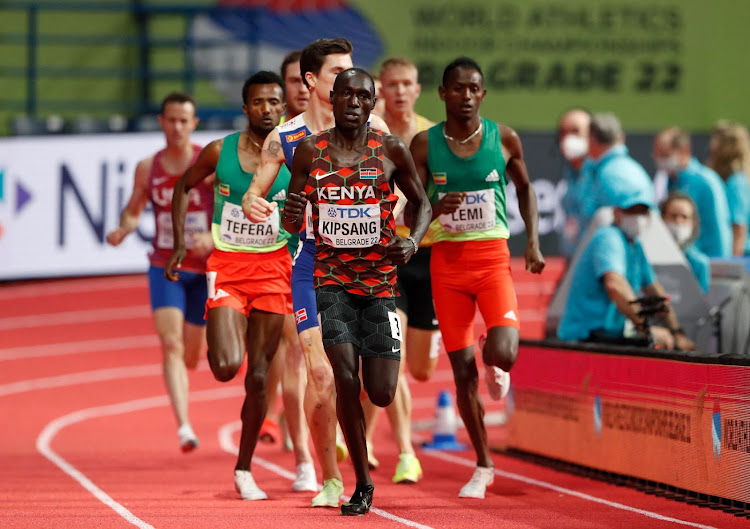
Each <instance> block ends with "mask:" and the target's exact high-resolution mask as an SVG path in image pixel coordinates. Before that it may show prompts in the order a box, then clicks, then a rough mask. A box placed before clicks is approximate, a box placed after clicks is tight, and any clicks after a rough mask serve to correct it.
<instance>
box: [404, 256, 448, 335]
mask: <svg viewBox="0 0 750 529" xmlns="http://www.w3.org/2000/svg"><path fill="white" fill-rule="evenodd" d="M430 254H431V248H430V247H429V246H428V247H425V248H420V249H419V251H418V252H417V253H415V254H414V255H412V257H411V259H410V260H409V262H408V263H406V264H405V265H403V266H399V267H398V283H397V284H398V291H399V292H400V293H401V295H400V296H399V297H397V298H396V308H397V309H399V310H401V311H403V312H405V313H406V317H407V318H408V321H409V327H414V328H415V329H423V330H425V331H436V330H438V321H437V316H435V305H434V304H433V303H432V281H431V280H430Z"/></svg>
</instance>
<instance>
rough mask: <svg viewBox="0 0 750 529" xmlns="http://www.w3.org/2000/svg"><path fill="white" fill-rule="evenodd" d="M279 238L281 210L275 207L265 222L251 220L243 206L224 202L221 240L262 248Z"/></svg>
mask: <svg viewBox="0 0 750 529" xmlns="http://www.w3.org/2000/svg"><path fill="white" fill-rule="evenodd" d="M278 238H279V210H278V208H274V210H273V212H272V213H271V214H270V215H269V216H268V218H267V219H266V221H265V222H259V223H255V222H250V221H249V220H248V219H247V217H245V214H244V213H243V212H242V208H241V207H240V206H237V205H235V204H230V203H229V202H224V207H223V208H222V210H221V240H222V241H224V242H226V243H228V244H236V245H237V246H254V247H256V248H262V247H265V246H271V245H272V244H274V243H275V242H276V241H277V240H278Z"/></svg>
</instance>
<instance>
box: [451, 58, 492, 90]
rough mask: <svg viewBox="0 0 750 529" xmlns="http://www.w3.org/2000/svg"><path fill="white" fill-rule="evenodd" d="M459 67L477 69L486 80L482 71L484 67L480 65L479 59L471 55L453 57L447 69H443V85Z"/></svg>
mask: <svg viewBox="0 0 750 529" xmlns="http://www.w3.org/2000/svg"><path fill="white" fill-rule="evenodd" d="M458 68H465V69H467V70H476V71H477V72H479V75H480V76H481V77H482V81H484V74H483V73H482V69H481V68H480V67H479V64H478V63H477V61H475V60H474V59H472V58H471V57H458V58H456V59H453V60H452V61H451V63H450V64H449V65H448V66H446V67H445V70H443V86H445V83H446V82H447V81H448V76H449V75H450V74H451V72H452V71H453V70H456V69H458Z"/></svg>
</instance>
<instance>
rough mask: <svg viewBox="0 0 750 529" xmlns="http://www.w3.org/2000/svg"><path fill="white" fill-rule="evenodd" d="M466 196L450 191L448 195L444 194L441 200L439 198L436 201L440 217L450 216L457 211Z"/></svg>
mask: <svg viewBox="0 0 750 529" xmlns="http://www.w3.org/2000/svg"><path fill="white" fill-rule="evenodd" d="M465 196H466V193H459V192H457V191H451V192H450V193H446V194H445V196H443V198H441V199H440V200H439V201H438V204H439V206H440V215H450V214H451V213H453V212H454V211H456V210H457V209H458V206H460V205H461V202H463V201H464V197H465Z"/></svg>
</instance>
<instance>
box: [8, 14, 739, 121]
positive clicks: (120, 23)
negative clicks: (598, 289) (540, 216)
mask: <svg viewBox="0 0 750 529" xmlns="http://www.w3.org/2000/svg"><path fill="white" fill-rule="evenodd" d="M78 3H79V4H91V5H101V4H102V3H101V2H97V1H95V0H88V2H78ZM148 3H150V4H153V5H186V2H184V1H166V0H161V1H158V2H148ZM213 3H214V2H213V1H209V0H203V1H194V2H191V3H190V5H194V6H195V5H206V6H209V5H213ZM11 4H13V5H18V4H19V2H7V1H0V37H1V38H0V72H4V73H3V74H2V77H1V79H2V81H1V82H2V89H1V90H0V99H2V100H8V99H22V98H23V97H25V94H26V82H25V80H24V78H23V77H22V76H13V75H9V73H13V72H15V73H18V72H17V71H13V70H8V68H11V69H12V68H24V67H25V66H26V47H25V45H24V44H23V43H22V42H19V41H18V39H19V38H21V37H22V34H23V33H24V32H25V28H26V22H27V18H26V16H27V15H26V13H25V12H24V11H19V10H14V9H9V8H8V6H10V5H11ZM46 4H47V5H54V4H55V2H46ZM107 4H109V5H122V6H127V5H131V2H129V1H128V0H110V1H108V2H107ZM350 4H351V5H354V6H357V7H358V9H359V10H360V11H361V12H362V13H363V14H364V15H366V16H367V17H368V18H369V19H370V20H371V21H372V23H373V24H374V26H375V27H376V28H377V30H378V32H379V34H380V35H381V38H382V39H383V42H384V46H385V53H384V57H385V56H390V55H404V56H407V57H410V58H411V59H412V60H414V61H415V62H416V63H417V64H418V65H419V66H420V71H421V78H422V82H423V96H422V98H421V99H420V101H419V103H418V110H419V111H420V112H421V113H423V114H426V115H428V116H430V117H432V118H433V119H439V118H440V116H441V115H442V111H443V109H442V104H441V102H440V101H439V100H438V98H437V88H436V87H437V84H439V82H440V77H441V75H442V69H443V68H444V66H445V65H446V64H447V63H448V62H449V61H450V60H451V59H453V58H455V57H456V56H458V55H468V56H470V57H472V58H474V59H476V60H477V61H478V62H479V63H480V65H481V66H482V68H483V69H484V73H485V85H486V88H487V89H488V96H487V101H486V103H485V106H484V108H483V113H484V114H485V115H487V116H491V117H493V118H495V119H498V120H501V121H503V122H505V123H507V124H509V125H511V126H513V127H515V128H517V129H519V130H550V129H551V128H552V127H553V126H554V122H555V120H556V118H557V116H558V115H559V114H560V113H561V111H563V110H564V109H566V108H568V107H571V106H578V105H582V106H585V107H587V108H589V109H591V110H594V111H599V110H612V111H615V112H616V113H617V114H618V115H619V116H620V117H621V119H622V121H623V123H624V125H625V127H626V129H627V130H629V131H649V130H655V129H658V128H661V127H663V126H665V125H667V124H678V125H680V126H683V127H686V128H688V129H691V130H694V131H706V130H708V129H709V128H710V127H711V125H712V124H713V123H714V122H715V121H716V120H717V119H719V118H731V119H735V120H738V121H741V122H744V123H750V105H748V104H747V102H746V95H745V93H746V89H745V87H746V86H747V85H748V80H750V79H749V77H750V72H749V71H748V68H747V59H746V54H745V53H744V50H746V49H748V47H750V36H749V34H748V32H747V29H746V25H747V24H746V21H747V20H750V2H745V1H742V2H737V1H733V0H714V1H712V2H706V1H705V0H651V1H648V2H642V1H638V2H633V1H627V0H617V1H615V0H606V1H603V0H568V1H566V2H562V1H557V0H507V1H497V0H468V1H464V2H456V1H444V0H410V1H409V2H404V1H403V0H378V1H377V2H373V1H372V0H369V1H365V0H350ZM150 24H151V26H150V27H151V29H152V30H153V31H154V34H156V35H159V36H160V37H163V38H168V37H179V36H180V35H181V34H182V32H183V31H184V27H185V25H184V20H183V19H182V18H181V17H180V16H159V17H156V18H154V19H153V20H152V21H151V22H150ZM39 31H40V34H43V35H44V34H51V33H54V34H62V35H69V36H70V37H71V38H74V37H82V38H85V37H87V36H92V35H102V34H104V35H121V36H123V37H127V38H129V39H130V42H131V45H129V46H115V45H111V44H106V45H105V44H100V45H96V44H91V45H84V46H80V45H73V44H69V45H60V44H55V45H44V44H42V45H41V46H40V48H39V63H38V64H39V66H41V67H49V68H61V69H62V70H61V71H60V72H59V74H57V75H55V76H44V77H40V78H39V80H38V84H37V89H38V94H39V96H40V105H39V110H38V112H39V114H40V115H48V114H50V113H53V112H55V113H60V114H63V115H70V114H72V113H73V111H69V110H66V108H68V106H69V105H70V104H71V103H73V104H74V103H76V102H80V101H87V102H93V103H94V106H95V107H96V108H98V110H97V111H94V112H91V113H92V114H94V115H97V114H99V115H104V116H106V115H110V114H112V113H113V112H116V111H122V112H126V113H127V112H132V111H133V110H134V109H135V102H136V99H137V95H138V90H139V88H138V82H137V79H134V78H132V77H131V78H127V77H118V76H115V75H113V76H112V77H110V78H107V79H94V78H91V77H85V76H81V77H76V78H71V77H69V76H65V75H64V69H65V68H66V67H76V66H78V67H91V68H94V67H95V68H100V67H107V68H113V69H115V70H116V69H118V68H123V67H132V66H135V65H137V61H138V55H137V49H136V47H135V46H134V45H133V44H134V42H135V36H136V24H135V20H134V17H133V15H132V14H131V13H130V12H128V11H116V10H114V11H110V12H91V13H85V12H63V11H47V10H42V11H41V14H40V17H39ZM151 60H152V62H153V64H154V66H157V67H159V68H163V69H169V70H179V69H180V68H182V66H183V64H184V56H183V53H182V52H181V50H180V49H178V48H171V49H167V48H161V49H158V50H154V51H152V53H151ZM361 66H365V67H375V69H376V68H377V65H361ZM182 86H183V85H182V81H181V80H180V79H167V80H160V81H153V83H152V85H151V89H152V93H153V94H156V95H161V94H163V93H165V92H166V91H168V90H172V89H181V88H182ZM195 95H196V96H197V98H198V100H199V103H200V105H201V106H206V105H208V106H213V105H221V104H222V103H223V98H222V96H220V95H219V93H218V92H217V91H216V90H214V88H213V86H212V85H211V84H210V83H208V82H198V83H197V84H196V86H195ZM113 101H114V102H117V103H116V105H108V102H113ZM66 105H67V106H66ZM112 106H117V107H119V108H111V107H112ZM18 112H23V107H22V106H21V107H15V108H14V107H11V106H9V105H8V104H7V103H5V104H3V105H2V107H0V134H7V132H8V128H7V123H8V118H9V116H11V115H12V114H14V113H18Z"/></svg>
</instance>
